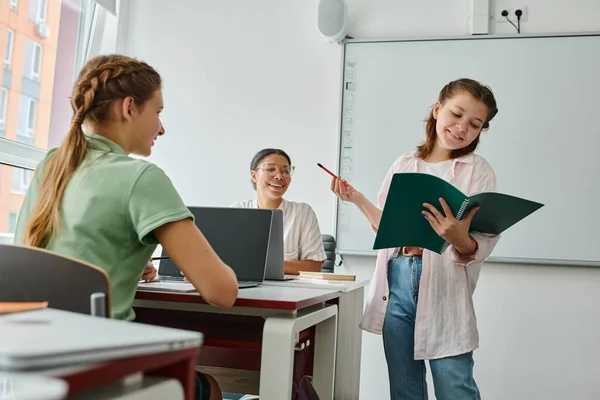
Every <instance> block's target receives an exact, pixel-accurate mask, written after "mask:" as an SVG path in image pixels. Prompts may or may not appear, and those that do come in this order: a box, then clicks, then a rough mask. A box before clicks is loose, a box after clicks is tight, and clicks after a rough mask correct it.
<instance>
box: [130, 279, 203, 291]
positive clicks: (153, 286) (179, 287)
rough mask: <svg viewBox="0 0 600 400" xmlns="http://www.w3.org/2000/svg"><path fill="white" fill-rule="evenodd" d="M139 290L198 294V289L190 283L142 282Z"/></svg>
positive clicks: (139, 284)
mask: <svg viewBox="0 0 600 400" xmlns="http://www.w3.org/2000/svg"><path fill="white" fill-rule="evenodd" d="M138 290H144V291H147V292H172V293H194V292H196V293H197V290H196V288H195V287H194V285H192V284H191V283H189V282H165V281H153V282H140V283H138Z"/></svg>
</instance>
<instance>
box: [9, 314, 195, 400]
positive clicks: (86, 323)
mask: <svg viewBox="0 0 600 400" xmlns="http://www.w3.org/2000/svg"><path fill="white" fill-rule="evenodd" d="M201 342H202V335H201V334H199V333H194V332H187V331H181V330H176V329H166V328H161V327H154V326H147V325H143V324H136V323H133V322H127V321H117V320H112V319H108V318H99V317H92V316H89V315H84V314H77V313H71V312H68V311H62V310H55V309H51V308H47V309H43V310H36V311H28V312H23V313H13V314H6V315H2V316H0V370H2V371H8V372H10V373H14V372H19V373H28V374H38V375H43V376H47V377H56V378H60V379H62V380H63V381H65V382H66V383H67V384H68V385H69V394H74V393H80V392H82V391H85V390H89V389H93V388H96V387H98V386H102V385H105V384H108V383H112V382H115V381H118V380H120V379H123V378H125V377H127V376H129V375H131V374H136V373H145V374H149V375H158V376H163V377H167V378H174V379H177V380H178V381H179V382H180V383H181V386H182V387H183V388H184V390H185V393H186V399H189V400H192V399H193V398H194V397H195V372H194V369H195V364H196V359H197V358H198V354H199V351H200V347H199V346H200V344H201Z"/></svg>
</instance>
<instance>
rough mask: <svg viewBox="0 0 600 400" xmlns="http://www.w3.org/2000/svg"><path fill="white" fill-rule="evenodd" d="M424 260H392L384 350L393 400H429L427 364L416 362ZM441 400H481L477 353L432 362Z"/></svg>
mask: <svg viewBox="0 0 600 400" xmlns="http://www.w3.org/2000/svg"><path fill="white" fill-rule="evenodd" d="M422 270H423V260H422V259H421V258H420V257H405V256H402V255H399V256H397V255H395V256H392V257H391V258H390V260H389V262H388V271H387V276H388V285H389V288H390V294H389V299H388V305H387V309H386V313H385V322H384V324H383V346H384V350H385V358H386V360H387V364H388V374H389V379H390V396H391V399H392V400H413V399H414V400H427V399H428V396H427V382H426V381H425V361H423V360H415V358H414V348H415V317H416V314H417V302H418V298H419V284H420V281H421V272H422ZM429 367H430V368H431V375H432V377H433V384H434V387H435V397H436V399H437V400H480V399H481V397H480V394H479V389H478V388H477V384H476V383H475V380H474V379H473V353H472V352H470V353H467V354H462V355H459V356H455V357H447V358H441V359H437V360H429Z"/></svg>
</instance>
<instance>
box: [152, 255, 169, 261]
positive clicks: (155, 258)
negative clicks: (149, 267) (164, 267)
mask: <svg viewBox="0 0 600 400" xmlns="http://www.w3.org/2000/svg"><path fill="white" fill-rule="evenodd" d="M168 259H169V256H161V257H152V258H151V260H152V261H156V260H168Z"/></svg>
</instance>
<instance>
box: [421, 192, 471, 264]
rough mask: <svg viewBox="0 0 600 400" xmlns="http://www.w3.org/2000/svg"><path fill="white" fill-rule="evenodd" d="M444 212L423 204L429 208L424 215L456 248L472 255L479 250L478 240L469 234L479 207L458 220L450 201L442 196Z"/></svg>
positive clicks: (437, 231)
mask: <svg viewBox="0 0 600 400" xmlns="http://www.w3.org/2000/svg"><path fill="white" fill-rule="evenodd" d="M440 204H441V205H442V209H443V211H444V212H443V213H441V212H440V211H439V210H438V209H437V208H435V207H434V206H432V205H431V204H428V203H424V204H423V206H424V207H425V208H427V210H429V211H426V210H423V212H422V213H423V215H424V216H425V218H426V219H427V221H429V224H430V225H431V227H432V228H433V230H434V231H435V233H437V234H438V235H440V237H441V238H442V239H444V240H446V241H447V242H448V243H450V244H451V245H453V246H454V248H455V249H456V250H457V251H458V252H459V253H461V254H463V255H471V254H473V253H475V252H476V251H477V242H476V241H475V239H473V238H472V237H471V236H470V235H469V227H470V226H471V220H473V216H474V215H475V213H476V212H477V210H479V207H474V208H473V209H472V210H471V211H469V213H468V214H467V215H466V216H465V218H463V219H461V220H457V219H456V218H454V214H452V210H451V209H450V207H449V206H448V203H446V201H445V200H444V199H442V198H440Z"/></svg>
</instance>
